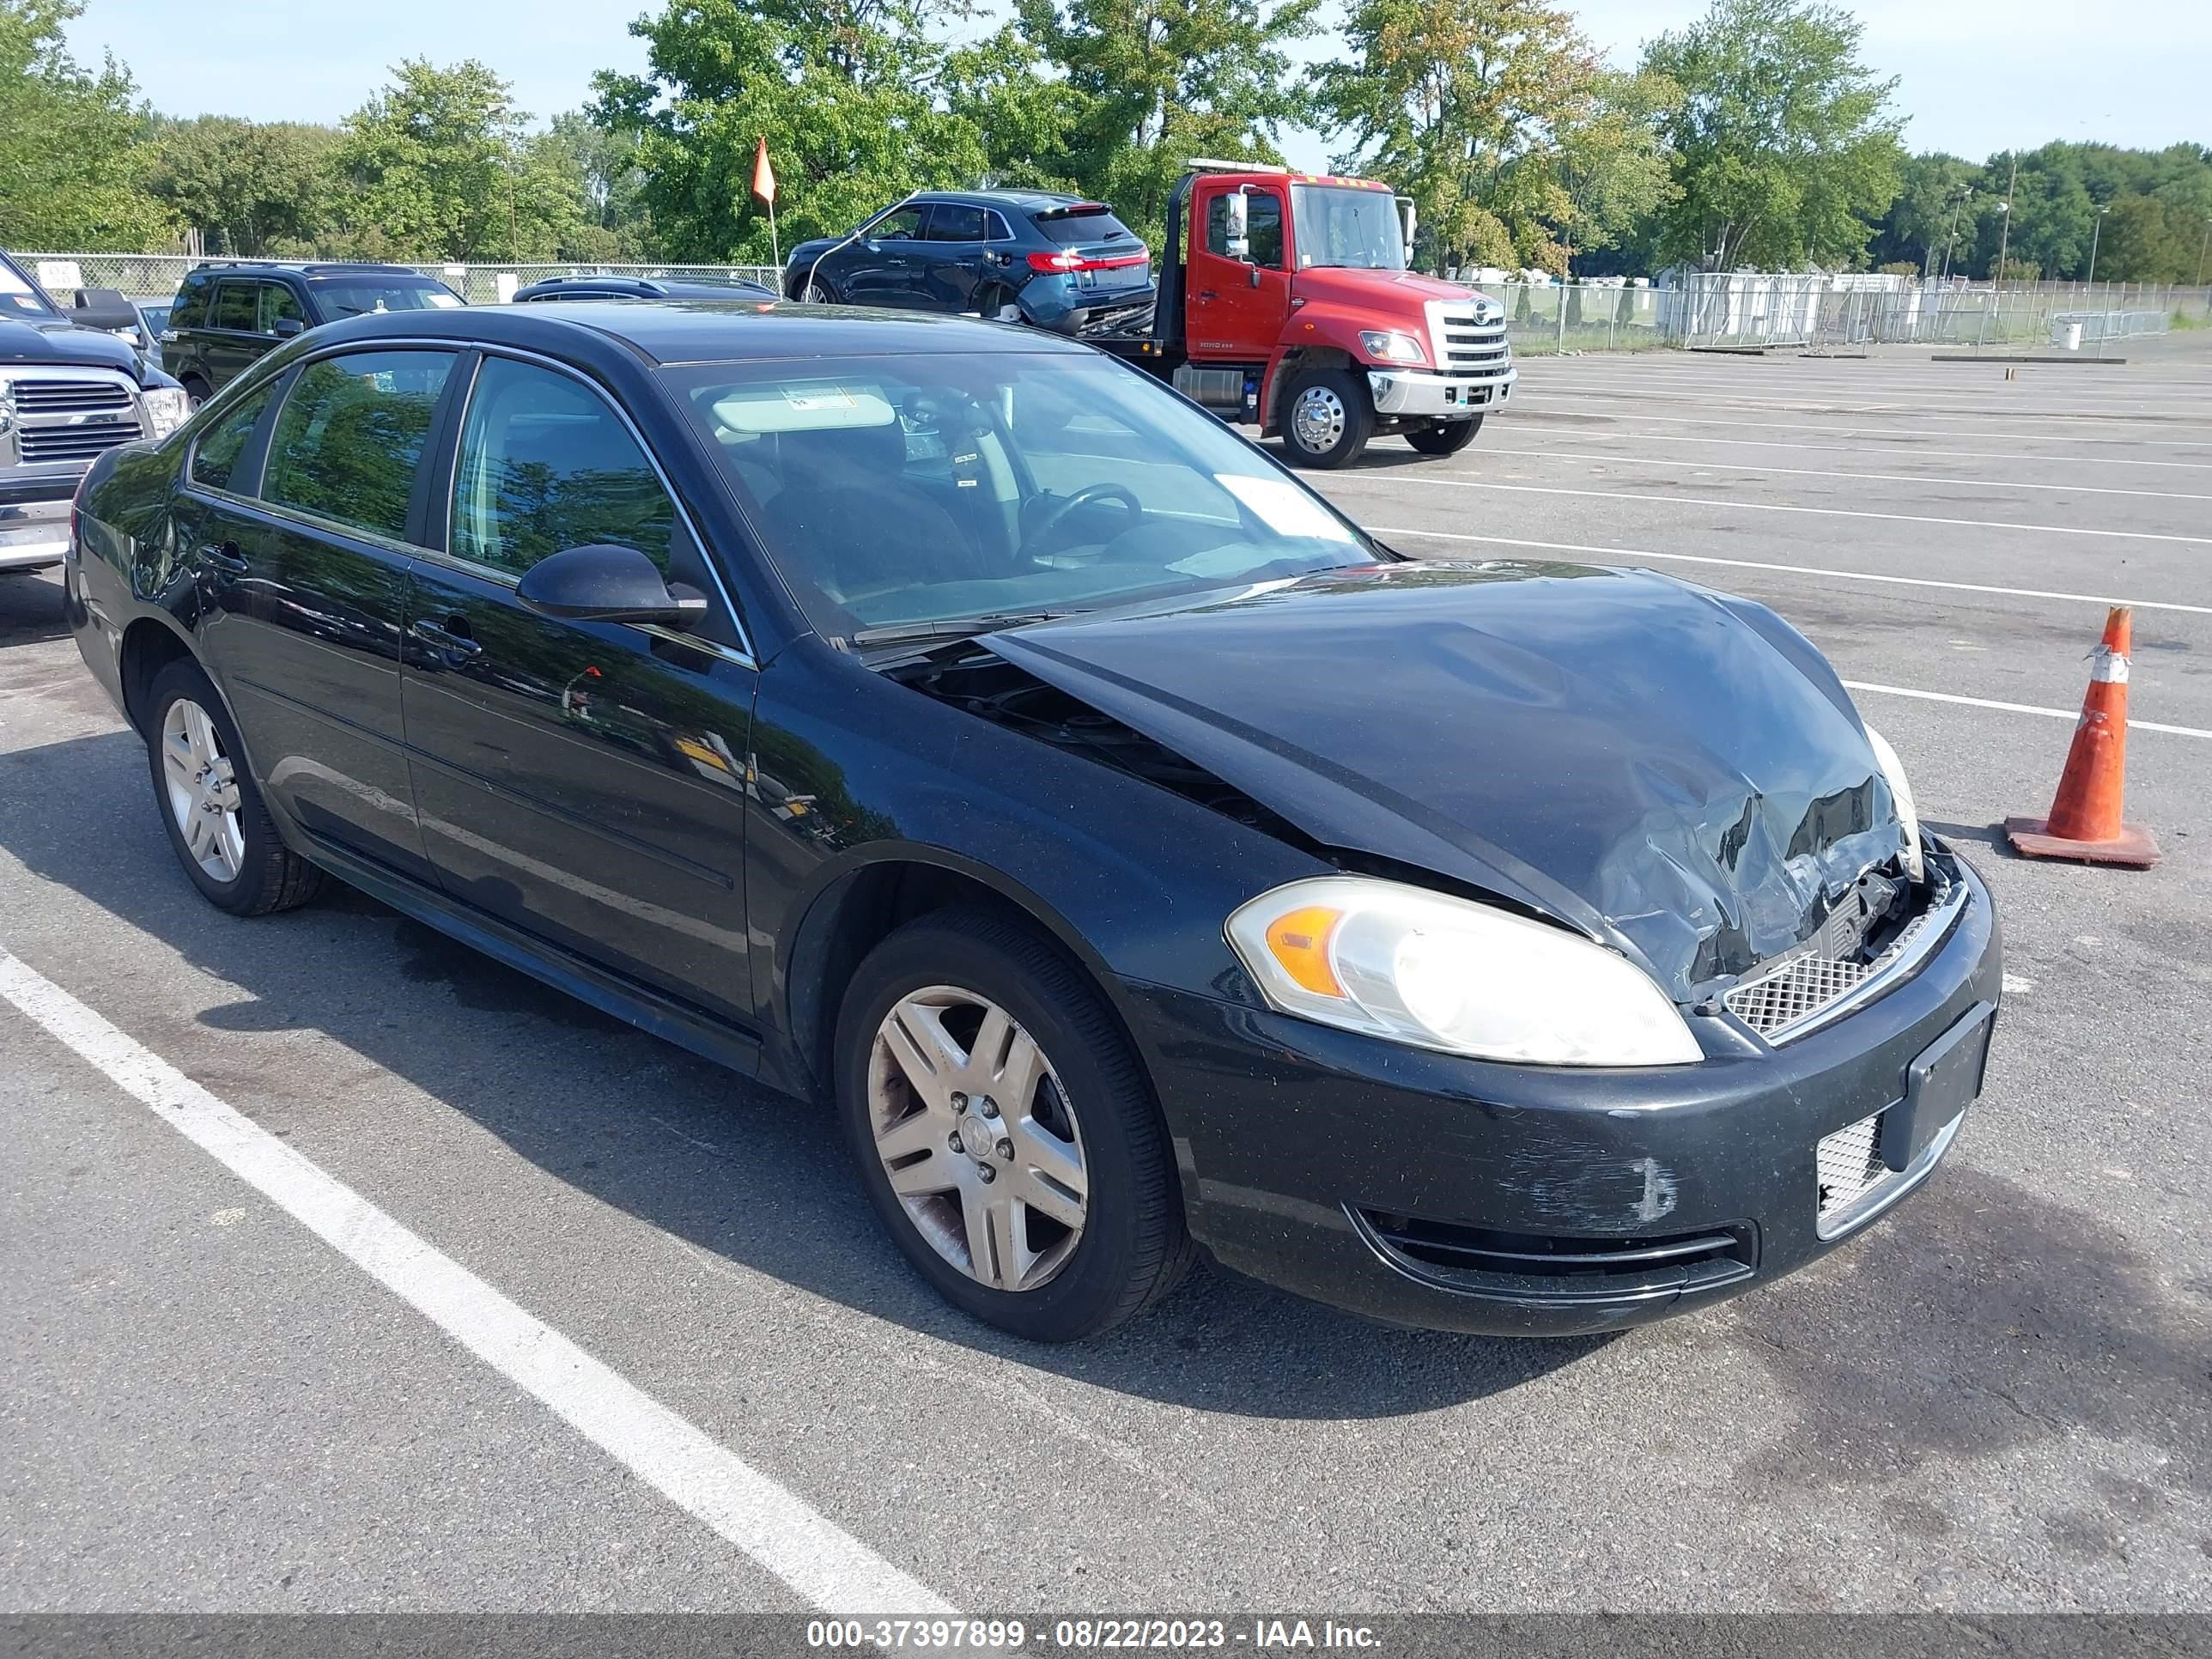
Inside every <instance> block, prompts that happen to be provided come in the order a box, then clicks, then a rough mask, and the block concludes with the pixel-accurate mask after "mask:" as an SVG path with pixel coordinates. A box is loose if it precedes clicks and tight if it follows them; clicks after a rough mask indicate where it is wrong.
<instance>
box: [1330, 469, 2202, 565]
mask: <svg viewBox="0 0 2212 1659" xmlns="http://www.w3.org/2000/svg"><path fill="white" fill-rule="evenodd" d="M1340 482H1343V483H1376V484H1378V485H1379V484H1384V483H1389V484H1393V485H1395V484H1398V483H1407V484H1418V485H1424V486H1425V487H1427V488H1428V489H1498V490H1504V491H1506V492H1507V493H1509V494H1511V495H1583V496H1589V497H1594V498H1596V499H1599V500H1603V501H1650V502H1655V503H1657V504H1659V505H1662V506H1666V507H1729V508H1733V509H1735V510H1736V511H1739V512H1743V513H1810V514H1812V515H1814V516H1815V517H1818V518H1824V519H1887V520H1891V521H1893V522H1895V523H1899V524H1948V525H1951V526H1954V527H1957V528H1959V529H1963V530H2027V531H2033V532H2036V533H2037V534H2039V535H2044V536H2095V537H2099V538H2105V539H2109V540H2117V541H2129V542H2179V543H2181V544H2183V545H2184V546H2186V547H2206V546H2212V535H2204V536H2170V535H2167V534H2166V533H2165V532H2161V531H2154V530H2092V529H2089V528H2087V527H2085V526H2081V525H2063V524H2018V523H2015V522H2013V521H2011V520H2004V519H1944V518H1937V517H1936V516H1934V515H1933V514H1930V513H1875V512H1872V511H1869V510H1868V509H1867V508H1864V507H1801V506H1799V505H1797V504H1796V503H1795V502H1790V501H1731V500H1729V498H1728V497H1726V496H1723V495H1644V494H1642V493H1641V492H1639V491H1636V490H1631V489H1566V488H1565V487H1563V486H1560V485H1557V484H1510V483H1485V482H1482V481H1480V480H1478V479H1474V478H1402V479H1401V478H1397V477H1390V478H1388V479H1385V478H1384V477H1383V475H1381V474H1379V473H1346V474H1343V475H1341V476H1340Z"/></svg>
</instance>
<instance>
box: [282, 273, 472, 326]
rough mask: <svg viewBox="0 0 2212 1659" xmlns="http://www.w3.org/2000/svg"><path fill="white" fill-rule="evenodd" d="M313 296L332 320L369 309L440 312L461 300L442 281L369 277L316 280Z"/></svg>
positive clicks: (361, 313)
mask: <svg viewBox="0 0 2212 1659" xmlns="http://www.w3.org/2000/svg"><path fill="white" fill-rule="evenodd" d="M315 297H316V298H317V299H319V300H320V301H322V306H323V311H324V313H325V315H326V316H328V317H329V318H330V319H331V321H333V322H335V321H337V319H339V318H341V317H359V316H362V315H364V314H366V313H369V312H372V311H441V310H444V309H445V308H446V307H449V306H457V305H459V304H460V303H461V296H460V295H458V294H456V293H454V292H453V289H449V288H447V287H445V286H443V285H442V284H441V283H433V282H429V281H427V280H426V281H423V282H420V283H391V282H384V281H381V280H376V279H372V280H370V281H368V282H359V283H345V282H338V283H316V284H315Z"/></svg>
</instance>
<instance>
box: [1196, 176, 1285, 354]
mask: <svg viewBox="0 0 2212 1659" xmlns="http://www.w3.org/2000/svg"><path fill="white" fill-rule="evenodd" d="M1236 193H1237V190H1236V187H1234V186H1229V187H1225V188H1222V189H1218V190H1216V191H1214V192H1213V193H1212V195H1211V196H1209V197H1207V198H1206V204H1205V209H1204V211H1205V214H1206V237H1205V240H1204V241H1203V242H1202V243H1201V244H1200V245H1199V246H1195V247H1194V248H1193V249H1192V250H1191V256H1190V272H1189V278H1188V280H1189V283H1190V349H1191V351H1192V352H1193V353H1194V355H1197V354H1203V355H1204V356H1209V357H1240V356H1249V357H1255V358H1264V357H1266V356H1267V355H1268V354H1269V353H1270V352H1272V351H1273V349H1275V345H1276V343H1277V342H1278V341H1279V340H1280V339H1281V337H1282V332H1283V323H1284V319H1286V318H1287V317H1289V315H1290V314H1291V272H1290V265H1289V261H1288V259H1287V258H1286V254H1285V249H1286V246H1287V239H1286V238H1285V235H1284V234H1283V226H1284V222H1285V211H1286V204H1285V202H1284V200H1283V193H1282V191H1280V190H1279V189H1276V188H1271V187H1270V186H1267V185H1248V186H1246V187H1245V191H1244V204H1245V205H1244V211H1245V216H1246V218H1245V238H1246V240H1247V242H1248V243H1249V246H1250V258H1249V260H1247V259H1237V258H1231V255H1230V252H1229V198H1230V197H1231V196H1234V195H1235V194H1236Z"/></svg>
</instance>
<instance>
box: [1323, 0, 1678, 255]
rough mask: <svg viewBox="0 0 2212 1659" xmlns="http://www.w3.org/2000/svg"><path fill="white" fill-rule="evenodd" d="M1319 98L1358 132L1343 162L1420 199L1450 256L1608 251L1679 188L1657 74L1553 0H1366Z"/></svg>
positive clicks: (1433, 245) (1427, 234) (1434, 241)
mask: <svg viewBox="0 0 2212 1659" xmlns="http://www.w3.org/2000/svg"><path fill="white" fill-rule="evenodd" d="M1345 36H1346V47H1347V48H1348V50H1347V51H1346V53H1345V55H1344V57H1343V58H1341V59H1340V61H1338V62H1336V63H1334V64H1328V65H1327V66H1325V67H1323V68H1322V69H1321V70H1318V71H1317V72H1316V75H1315V77H1314V86H1315V91H1316V101H1317V102H1318V104H1319V106H1320V107H1321V108H1322V110H1323V111H1324V112H1326V113H1327V115H1328V118H1330V119H1331V120H1332V121H1333V122H1334V124H1335V125H1336V127H1337V128H1338V129H1339V130H1340V131H1342V132H1343V133H1344V134H1345V136H1346V139H1347V141H1348V147H1347V148H1346V149H1345V150H1344V152H1343V153H1342V154H1341V155H1339V156H1338V157H1337V159H1336V161H1334V164H1333V165H1334V166H1336V167H1339V168H1340V169H1343V170H1346V171H1356V172H1360V173H1375V174H1378V175H1380V176H1382V177H1383V178H1387V179H1389V180H1390V181H1391V183H1392V184H1394V185H1396V186H1397V187H1398V188H1399V189H1401V190H1402V191H1406V192H1407V194H1409V195H1411V196H1412V197H1413V202H1414V205H1415V206H1416V207H1417V208H1418V209H1419V211H1420V221H1421V223H1422V224H1423V226H1425V231H1424V237H1423V240H1424V243H1425V246H1427V247H1428V248H1429V249H1431V251H1432V252H1433V253H1434V256H1435V257H1436V258H1437V261H1438V263H1440V264H1445V265H1455V264H1489V265H1508V266H1512V265H1541V266H1543V267H1545V268H1547V269H1550V270H1559V271H1565V269H1566V266H1567V263H1568V252H1567V250H1568V249H1569V248H1570V247H1579V248H1583V249H1585V250H1588V249H1593V248H1596V247H1601V246H1607V245H1608V244H1610V243H1611V242H1613V240H1616V239H1617V238H1618V237H1619V236H1620V234H1621V233H1622V232H1623V231H1625V230H1626V228H1628V227H1629V226H1630V225H1631V224H1632V223H1633V222H1635V221H1636V220H1637V219H1638V217H1640V216H1644V215H1646V214H1648V213H1650V212H1651V211H1652V210H1654V209H1656V207H1657V206H1658V204H1659V202H1660V201H1661V200H1662V197H1663V196H1664V193H1665V191H1666V189H1667V184H1666V179H1665V174H1664V172H1663V168H1662V165H1661V161H1660V158H1659V154H1658V144H1657V135H1656V121H1657V118H1658V117H1659V116H1660V115H1661V114H1662V113H1663V112H1664V111H1665V109H1666V108H1667V107H1668V105H1669V104H1670V102H1671V100H1672V93H1671V88H1668V86H1667V84H1666V83H1665V82H1663V81H1662V80H1659V79H1658V78H1656V77H1651V76H1620V75H1616V74H1613V73H1611V72H1609V71H1608V70H1606V68H1605V67H1604V65H1603V64H1602V62H1601V58H1600V56H1599V54H1598V52H1597V51H1596V49H1595V47H1594V46H1591V45H1590V43H1589V41H1588V40H1585V39H1583V36H1582V35H1581V34H1580V33H1577V30H1576V28H1575V24H1574V18H1573V16H1572V15H1571V14H1570V13H1568V12H1565V11H1562V10H1556V9H1553V8H1551V7H1549V6H1547V5H1544V4H1543V3H1541V0H1356V3H1354V4H1353V6H1352V10H1351V13H1350V15H1349V16H1348V18H1347V19H1346V27H1345Z"/></svg>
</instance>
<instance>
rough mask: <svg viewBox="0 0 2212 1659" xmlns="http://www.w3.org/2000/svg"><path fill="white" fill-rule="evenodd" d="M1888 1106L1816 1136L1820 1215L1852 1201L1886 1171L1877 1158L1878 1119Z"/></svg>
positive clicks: (1886, 1173)
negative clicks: (1817, 1143)
mask: <svg viewBox="0 0 2212 1659" xmlns="http://www.w3.org/2000/svg"><path fill="white" fill-rule="evenodd" d="M1887 1115H1889V1114H1888V1110H1887V1108H1885V1109H1883V1110H1881V1111H1879V1112H1876V1113H1875V1115H1873V1116H1872V1117H1863V1118H1861V1119H1860V1120H1859V1121H1857V1122H1856V1123H1850V1124H1846V1125H1844V1127H1842V1128H1840V1129H1838V1130H1837V1131H1836V1132H1835V1133H1833V1134H1832V1135H1823V1136H1821V1137H1820V1149H1819V1158H1818V1162H1819V1165H1820V1188H1819V1193H1820V1206H1819V1211H1820V1215H1821V1216H1822V1218H1826V1217H1828V1216H1832V1215H1834V1214H1835V1213H1836V1212H1838V1211H1840V1210H1843V1209H1844V1208H1846V1207H1847V1206H1850V1205H1853V1204H1856V1203H1857V1202H1858V1200H1861V1199H1862V1198H1864V1197H1865V1196H1866V1195H1867V1194H1868V1193H1869V1192H1870V1191H1871V1190H1873V1188H1875V1187H1876V1186H1877V1185H1879V1184H1880V1183H1881V1180H1882V1178H1883V1177H1884V1176H1887V1175H1888V1174H1889V1166H1888V1165H1887V1164H1884V1163H1883V1162H1882V1161H1881V1121H1882V1119H1883V1118H1885V1117H1887Z"/></svg>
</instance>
